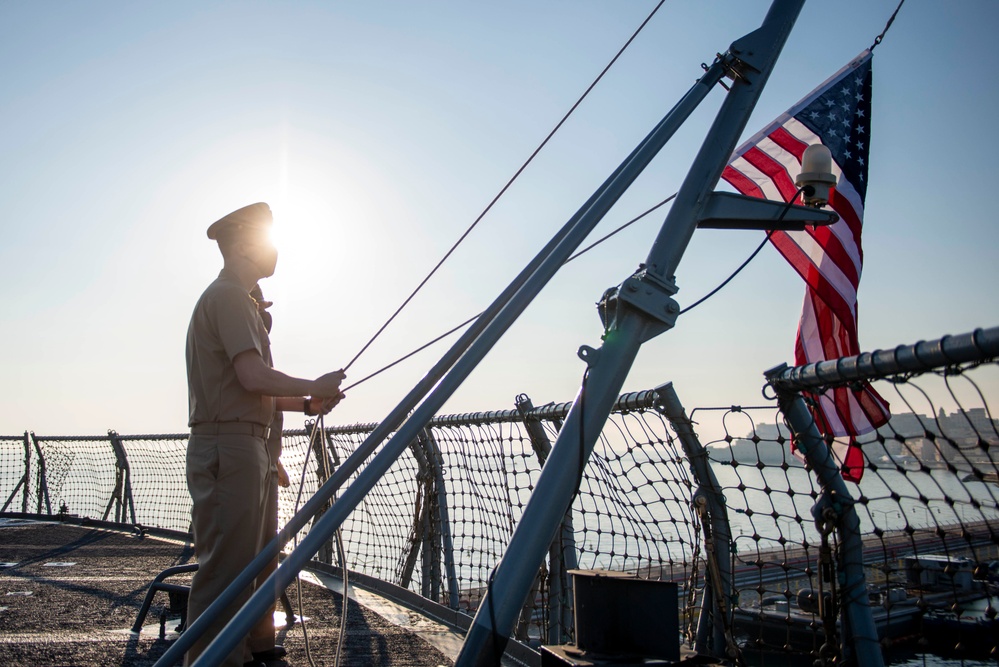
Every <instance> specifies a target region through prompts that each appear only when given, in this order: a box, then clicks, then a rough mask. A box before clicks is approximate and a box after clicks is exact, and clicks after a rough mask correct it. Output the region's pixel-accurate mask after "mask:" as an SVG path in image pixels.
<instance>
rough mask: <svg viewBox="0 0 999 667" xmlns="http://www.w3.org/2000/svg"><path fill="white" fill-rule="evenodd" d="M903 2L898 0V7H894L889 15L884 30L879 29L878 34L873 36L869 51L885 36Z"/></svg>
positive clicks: (903, 0)
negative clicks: (879, 32)
mask: <svg viewBox="0 0 999 667" xmlns="http://www.w3.org/2000/svg"><path fill="white" fill-rule="evenodd" d="M904 4H905V0H900V1H899V3H898V7H896V8H895V11H894V12H892V14H891V17H890V18H889V19H888V23H885V27H884V30H882V31H881V34H880V35H878V36H877V37H875V38H874V43H873V44H871V47H870V50H871V51H873V50H874V47H875V46H877V45H878V44H880V43H881V40H883V39H884V38H885V34H886V33H887V32H888V28H890V27H891V24H892V23H894V22H895V17H896V16H898V10H900V9H902V5H904Z"/></svg>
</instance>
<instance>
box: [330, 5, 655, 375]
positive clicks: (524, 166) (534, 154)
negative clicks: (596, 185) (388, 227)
mask: <svg viewBox="0 0 999 667" xmlns="http://www.w3.org/2000/svg"><path fill="white" fill-rule="evenodd" d="M665 2H666V0H659V3H658V4H657V5H656V6H655V7H654V8H653V9H652V11H651V12H650V13H649V15H648V16H647V17H646V18H645V20H644V21H642V23H641V25H639V26H638V28H637V29H636V30H635V32H634V33H632V35H631V37H629V38H628V41H626V42H625V43H624V46H622V47H621V48H620V49H619V50H618V52H617V53H616V54H614V57H613V58H611V60H610V62H609V63H607V65H606V66H605V67H604V68H603V70H601V71H600V74H598V75H597V77H596V78H595V79H594V80H593V82H592V83H590V85H589V86H588V87H587V88H586V90H585V91H583V94H582V95H580V96H579V99H578V100H576V102H575V103H574V104H573V105H572V107H570V108H569V111H567V112H566V113H565V115H564V116H562V119H561V120H559V122H558V123H556V125H555V127H554V128H552V130H551V131H550V132H549V133H548V135H547V136H546V137H545V138H544V140H543V141H542V142H541V143H540V144H539V145H538V147H537V148H535V149H534V151H533V152H532V153H531V155H530V156H529V157H528V158H527V160H526V161H525V162H524V163H523V164H522V165H521V166H520V168H519V169H517V171H516V172H514V174H513V176H511V177H510V180H508V181H507V182H506V184H505V185H504V186H503V187H502V188H500V191H499V192H498V193H497V194H496V196H495V197H493V198H492V201H490V202H489V204H488V205H487V206H486V207H485V209H483V211H482V212H481V213H480V214H479V215H478V217H476V218H475V220H474V221H473V222H472V224H471V225H469V227H468V229H466V230H465V232H464V233H463V234H462V235H461V236H460V237H459V238H458V240H457V241H455V243H454V245H452V246H451V248H450V249H449V250H448V251H447V252H446V253H444V256H443V257H442V258H441V259H440V261H439V262H437V264H436V265H435V266H434V268H433V269H431V270H430V273H428V274H427V275H426V277H424V278H423V280H421V281H420V284H419V285H417V286H416V289H414V290H413V292H412V293H411V294H410V295H409V296H408V297H406V299H405V300H404V301H403V302H402V305H400V306H399V307H398V308H397V309H396V310H395V312H394V313H392V315H391V316H390V317H389V318H388V319H387V320H386V321H385V323H384V324H382V326H381V327H379V329H378V331H376V332H375V334H374V335H373V336H372V337H371V338H370V339H369V340H368V342H367V343H365V344H364V347H362V348H361V349H360V351H359V352H358V353H357V354H355V355H354V358H353V359H351V360H350V362H349V363H348V364H347V365H346V366H344V368H343V370H347V369H348V368H350V367H351V366H352V365H353V364H354V362H355V361H357V359H358V358H359V357H360V356H361V355H362V354H364V352H365V351H366V350H367V349H368V348H369V347H370V346H371V344H372V343H374V342H375V339H377V338H378V337H379V336H380V335H381V334H382V332H383V331H385V329H386V328H387V327H388V325H389V324H391V323H392V321H393V320H395V318H396V317H397V316H398V315H399V313H401V312H402V310H403V309H404V308H405V307H406V306H407V305H409V302H410V301H412V300H413V298H414V297H416V295H417V293H418V292H419V291H420V290H421V289H423V286H424V285H426V284H427V282H428V281H429V280H430V278H431V277H433V275H434V274H435V273H437V271H438V270H439V269H440V268H441V266H443V265H444V262H446V261H447V260H448V258H449V257H450V256H451V255H452V254H453V253H454V251H455V250H457V249H458V246H459V245H461V244H462V242H463V241H464V240H465V239H466V238H467V237H468V235H469V234H471V233H472V230H473V229H475V227H476V226H477V225H478V224H479V222H480V221H481V220H482V218H484V217H485V216H486V214H487V213H488V212H489V211H490V210H492V208H493V206H494V205H495V204H496V202H497V201H499V199H500V197H502V196H503V195H504V194H506V191H507V190H509V189H510V186H512V185H513V183H514V181H516V180H517V179H518V178H519V177H520V175H521V174H522V173H523V172H524V170H525V169H527V166H528V165H529V164H531V162H533V161H534V158H535V157H537V155H538V153H540V152H541V150H542V149H543V148H544V147H545V146H546V145H547V144H548V142H549V141H550V140H551V138H552V137H553V136H555V133H556V132H558V131H559V130H560V129H561V128H562V125H564V124H565V122H566V121H567V120H568V119H569V116H571V115H572V114H573V112H575V110H576V108H577V107H579V105H580V104H581V103H582V102H583V100H584V99H586V97H587V96H588V95H589V94H590V91H592V90H593V89H594V88H595V87H596V85H597V83H599V82H600V80H601V79H602V78H603V77H604V75H605V74H606V73H607V72H608V70H610V68H611V67H612V66H613V65H614V63H615V62H617V60H618V58H620V57H621V54H623V53H624V51H625V49H627V48H628V47H629V46H630V45H631V43H632V42H633V41H634V40H635V38H636V37H638V34H639V33H640V32H641V31H642V30H643V29H644V28H645V26H646V25H647V24H648V22H649V21H650V20H652V17H653V16H655V15H656V12H658V11H659V8H660V7H662V6H663V3H665ZM355 384H357V383H355Z"/></svg>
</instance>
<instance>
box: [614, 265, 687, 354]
mask: <svg viewBox="0 0 999 667" xmlns="http://www.w3.org/2000/svg"><path fill="white" fill-rule="evenodd" d="M676 291H677V289H676V286H675V285H674V284H673V282H672V281H666V280H663V279H662V278H659V277H658V276H656V275H655V274H653V273H650V272H648V271H646V270H645V268H641V269H639V270H638V271H637V272H636V273H634V274H633V275H631V276H630V277H628V278H627V279H626V280H625V281H624V282H623V283H621V284H620V285H619V286H617V287H611V288H610V289H608V290H607V291H605V292H604V294H603V296H602V297H601V299H600V302H599V303H598V304H597V310H598V312H599V313H600V320H601V321H602V322H603V325H604V331H610V330H611V329H614V328H616V327H617V325H618V322H619V320H620V318H621V317H622V316H623V314H624V313H625V312H626V311H631V312H638V313H641V314H642V315H644V316H645V318H646V320H648V322H647V324H648V326H647V327H646V328H647V331H648V332H649V333H648V334H647V336H646V337H645V340H649V339H651V338H654V337H655V336H657V335H659V334H660V333H662V332H664V331H668V330H669V329H672V328H673V327H674V326H675V325H676V318H677V316H678V315H679V314H680V304H678V303H677V302H676V301H674V300H673V299H672V296H673V295H674V294H676Z"/></svg>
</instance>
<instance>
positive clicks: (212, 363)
mask: <svg viewBox="0 0 999 667" xmlns="http://www.w3.org/2000/svg"><path fill="white" fill-rule="evenodd" d="M246 350H256V351H257V352H259V353H260V357H261V358H262V359H263V361H264V363H265V364H267V365H268V366H270V365H271V348H270V339H269V338H268V336H267V329H266V328H264V322H263V320H262V319H261V318H260V315H259V314H258V313H257V305H256V303H255V302H254V301H253V297H251V296H250V295H249V293H248V292H247V291H246V290H245V289H243V287H242V285H240V284H239V282H238V281H237V280H236V276H235V275H233V274H232V273H231V272H229V271H227V270H225V269H223V270H222V272H221V273H220V274H219V277H218V278H217V279H216V280H215V282H213V283H212V284H211V285H209V286H208V289H206V290H205V293H204V294H202V295H201V298H200V299H199V300H198V303H197V305H196V306H195V307H194V314H193V315H191V324H190V326H189V327H188V329H187V386H188V400H189V406H190V416H189V419H188V426H194V425H195V424H203V423H206V422H252V423H255V424H260V425H262V426H268V425H269V424H270V423H271V419H272V418H273V416H274V399H272V398H271V397H269V396H262V395H260V394H253V393H250V392H248V391H246V390H245V389H244V388H243V385H242V384H240V382H239V378H238V377H236V369H235V367H234V366H233V365H232V360H233V359H234V358H235V357H236V355H237V354H239V353H240V352H245V351H246Z"/></svg>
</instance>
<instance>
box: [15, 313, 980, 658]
mask: <svg viewBox="0 0 999 667" xmlns="http://www.w3.org/2000/svg"><path fill="white" fill-rule="evenodd" d="M997 354H999V330H997V329H992V330H989V331H978V332H976V333H975V334H969V335H967V336H963V337H953V338H949V339H946V340H941V341H934V342H933V343H923V344H920V345H917V346H908V347H904V348H903V347H900V348H897V349H896V350H893V351H891V352H884V353H881V352H879V353H875V354H873V355H865V356H864V357H863V358H857V359H853V360H841V361H840V362H839V363H835V364H830V365H827V366H824V367H818V368H810V369H809V368H798V369H789V370H785V371H782V372H778V371H774V372H771V373H770V374H769V383H770V384H771V386H772V387H773V388H774V390H775V391H776V393H777V395H778V397H779V399H780V400H779V406H778V405H777V402H776V401H775V402H774V404H772V405H769V406H765V407H749V406H742V407H738V406H728V407H725V408H712V407H699V408H695V409H693V410H690V411H689V413H688V412H686V411H685V410H684V408H683V407H682V405H681V403H680V399H679V397H678V396H677V393H676V391H674V389H673V387H672V386H671V385H669V384H664V385H662V386H660V387H657V388H656V389H652V390H648V391H643V392H636V393H630V394H625V395H623V396H621V397H620V399H619V400H618V402H617V404H616V406H615V409H614V411H613V413H612V415H611V417H610V419H609V420H608V422H607V424H606V426H605V427H604V430H603V433H602V436H601V439H600V443H599V445H598V447H597V448H596V450H595V451H594V455H593V456H592V457H591V459H590V463H589V465H588V466H587V468H586V470H585V472H584V474H583V476H582V479H581V480H580V484H579V492H578V494H577V495H576V497H575V500H574V502H573V505H572V510H571V512H569V513H567V515H566V517H565V519H564V521H563V525H562V529H561V531H559V533H558V535H557V536H556V539H555V541H554V543H553V544H552V545H551V548H550V549H549V555H548V558H547V560H546V562H545V563H544V565H543V566H542V568H541V569H540V571H539V572H538V575H537V579H536V581H535V586H534V588H533V590H532V592H531V595H530V596H529V598H528V600H527V601H526V602H525V604H524V610H523V613H522V616H521V622H520V623H519V625H518V627H517V629H516V634H517V638H518V639H520V640H521V641H522V642H524V643H527V644H532V645H535V646H536V645H538V644H542V643H544V644H559V643H566V642H570V641H572V639H573V629H572V614H571V608H572V596H571V577H570V575H569V574H568V571H569V570H571V569H574V568H581V569H596V568H600V569H611V570H622V571H627V572H630V573H633V574H635V575H637V576H640V577H645V578H653V579H665V580H671V581H675V582H677V583H678V584H680V586H681V591H682V595H681V599H682V602H681V609H680V618H681V624H682V626H683V628H682V630H683V632H684V633H685V636H686V637H687V641H688V642H689V643H690V644H691V645H693V646H695V647H696V648H698V649H699V650H701V651H705V652H711V653H715V654H716V655H719V656H726V655H728V656H730V657H731V656H732V655H733V654H734V653H736V652H738V651H740V650H742V651H744V650H753V651H766V652H769V651H778V652H799V651H802V652H808V653H812V654H813V655H814V656H815V657H824V658H832V657H834V656H835V655H837V654H838V653H839V652H841V651H843V650H844V645H845V650H846V652H847V653H851V652H858V651H859V652H861V653H862V652H863V651H864V650H865V649H864V646H865V645H870V646H871V647H873V650H876V651H878V652H880V651H881V650H882V649H883V648H885V647H888V646H889V645H891V644H892V643H894V642H904V641H906V640H909V639H913V640H915V642H916V645H917V647H921V648H924V649H927V650H937V651H941V652H950V653H955V652H956V653H958V654H960V655H969V656H970V655H986V656H987V655H989V653H990V652H991V653H992V654H993V656H995V655H999V647H997V644H999V640H997V639H996V638H997V637H999V633H997V632H995V631H994V630H995V628H996V625H995V617H996V607H997V606H999V604H997V596H996V590H997V589H996V586H997V583H996V580H997V579H999V484H997V482H999V463H997V462H999V422H997V421H996V419H995V417H996V416H997V415H994V413H993V411H992V409H991V408H990V406H989V398H990V397H992V396H995V395H996V393H997V391H999V364H997V363H996V361H995V358H996V356H997ZM861 380H863V381H870V382H873V383H874V385H875V387H876V388H877V389H878V391H879V392H880V393H881V394H882V395H883V396H885V397H886V398H887V399H888V400H889V402H890V403H891V405H892V410H893V414H894V416H893V419H892V421H891V422H890V423H889V424H888V425H887V426H886V427H883V428H881V429H879V430H878V431H877V432H876V433H873V434H870V435H869V436H867V437H865V438H862V442H861V451H862V452H863V457H864V475H863V478H862V480H861V481H860V483H859V484H855V483H846V482H843V480H842V479H841V478H840V477H839V476H838V474H837V472H838V466H839V465H840V463H841V462H837V461H836V460H835V459H834V458H833V459H829V458H827V457H828V456H829V452H831V451H832V450H831V449H830V448H829V447H828V446H827V445H828V444H830V442H829V440H828V439H826V438H824V437H823V436H822V435H821V434H816V433H814V432H812V431H811V429H812V427H813V426H814V423H813V422H812V421H811V417H810V413H809V412H808V409H807V403H805V402H804V401H805V399H806V398H808V399H809V400H813V399H814V397H815V396H816V395H817V394H818V393H820V392H822V391H827V390H830V389H832V388H833V387H835V386H840V385H842V384H843V383H850V382H858V381H861ZM799 392H805V393H799ZM761 402H763V401H761ZM569 407H570V404H568V403H563V404H548V405H543V406H539V407H535V406H534V405H533V404H532V402H531V400H530V399H529V398H528V397H527V396H524V395H521V396H519V397H517V398H516V401H515V404H514V407H513V408H511V409H509V410H503V411H496V412H483V413H474V414H464V415H450V416H441V417H438V418H436V419H434V420H433V422H432V423H431V424H430V425H429V427H428V428H427V429H425V430H424V431H423V432H422V433H421V434H420V437H419V438H417V439H416V440H415V441H414V442H413V443H411V445H410V448H409V455H407V456H403V457H401V458H400V459H399V460H398V461H396V463H395V464H394V465H393V466H392V468H391V469H390V470H389V472H388V474H386V475H385V476H384V477H383V478H382V479H381V481H379V482H378V484H377V485H376V486H375V487H374V489H373V490H372V491H371V493H369V494H368V495H367V496H366V498H365V500H364V501H363V503H362V504H361V505H360V506H359V507H358V508H357V509H356V510H355V511H354V512H353V513H352V514H351V516H350V518H349V519H348V520H347V521H346V522H345V523H344V525H343V528H342V531H341V536H342V541H343V547H344V553H345V557H346V563H347V568H348V569H349V570H350V571H352V572H355V573H358V574H359V575H364V577H365V578H367V579H369V580H380V581H384V582H389V583H390V584H392V585H394V586H397V587H399V588H401V589H406V590H408V591H410V593H411V594H413V595H416V596H420V597H421V598H424V599H426V600H429V601H432V602H433V603H435V604H436V605H439V606H441V607H442V608H450V609H451V610H454V611H455V612H467V613H470V612H473V611H474V610H475V609H476V608H477V605H478V603H479V600H480V599H481V597H482V595H483V593H484V591H485V590H486V588H487V586H488V582H489V577H490V573H491V571H492V569H493V568H494V567H495V565H496V563H497V562H499V560H500V559H501V558H502V557H503V556H504V552H505V548H506V546H507V543H508V541H509V539H510V536H511V534H512V531H513V528H514V527H515V526H516V525H517V523H518V521H519V519H520V517H521V513H522V510H523V507H524V505H525V504H526V501H527V499H528V497H530V495H531V492H532V490H533V488H534V484H535V482H536V480H537V477H538V475H539V473H540V470H541V466H542V465H543V463H544V461H545V457H546V455H547V453H548V451H549V449H550V446H551V445H550V443H551V442H552V441H554V436H555V435H556V434H557V432H558V429H559V427H560V425H561V420H562V419H563V418H564V416H565V414H566V412H567V411H568V409H569ZM373 428H374V425H373V424H361V425H354V426H336V427H327V428H322V429H320V428H318V427H317V425H316V424H314V423H309V424H307V425H306V428H304V429H300V430H288V431H285V433H284V453H283V455H282V462H283V464H284V465H285V467H286V468H287V469H288V471H289V473H290V475H291V478H292V485H291V487H290V488H289V489H282V490H281V494H280V510H279V512H280V517H281V521H282V522H284V521H286V520H287V519H288V518H289V517H291V516H293V515H294V513H295V511H296V508H297V507H300V506H301V505H302V504H304V502H305V501H306V500H307V499H308V498H309V497H311V495H312V494H313V493H314V492H315V491H316V489H318V487H319V486H320V485H321V484H322V483H323V482H324V481H325V480H326V479H327V478H328V477H329V476H330V475H331V474H332V472H333V471H334V470H335V469H336V468H337V466H338V465H339V464H340V463H341V462H342V461H343V460H345V459H346V458H347V457H348V456H349V455H350V454H351V453H352V452H353V451H354V450H355V449H356V448H357V447H358V445H359V444H360V443H361V442H363V441H364V439H365V437H366V436H367V434H368V433H370V432H371V430H372V429H373ZM809 438H812V439H811V440H809ZM792 440H793V441H794V442H795V444H796V445H797V447H798V449H799V451H803V452H805V454H806V456H807V460H806V461H804V462H803V461H802V460H801V459H799V458H797V457H795V456H793V455H792V454H790V443H791V441H792ZM186 442H187V435H186V434H169V435H123V434H118V433H115V432H113V431H112V432H109V434H108V435H107V436H100V437H61V436H60V437H56V436H41V435H37V434H34V433H30V432H29V433H25V434H23V435H22V436H12V437H0V501H4V502H3V505H2V506H0V511H2V512H3V513H7V514H12V513H13V514H18V515H23V514H29V515H44V516H58V515H60V514H62V515H67V516H69V515H77V516H80V517H88V518H90V519H95V520H105V521H113V522H117V523H124V524H132V525H138V526H143V527H146V528H157V529H160V530H167V531H173V532H175V533H176V534H178V535H186V534H187V531H188V528H189V522H190V497H189V496H188V494H187V487H186V482H185V475H184V459H185V450H186ZM830 465H831V467H830ZM830 473H831V474H830ZM352 479H353V477H352V478H351V480H352ZM348 485H349V482H348ZM815 508H818V509H815ZM307 532H308V529H307V528H306V529H304V530H303V531H302V533H301V534H300V537H301V536H302V535H304V534H305V533H307ZM336 554H337V551H336V550H335V549H334V548H333V544H328V545H327V546H326V547H325V548H324V549H321V550H320V552H319V553H318V554H317V556H316V560H317V561H318V562H321V563H326V564H330V565H339V563H338V558H337V556H336ZM990 579H991V581H992V582H993V583H989V581H990ZM861 612H862V613H861ZM840 617H842V618H845V619H846V620H845V622H843V621H842V620H841V621H839V622H837V619H838V618H840ZM858 618H859V619H861V621H858V620H857V619H858ZM865 622H866V623H869V625H864V623H865Z"/></svg>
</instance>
